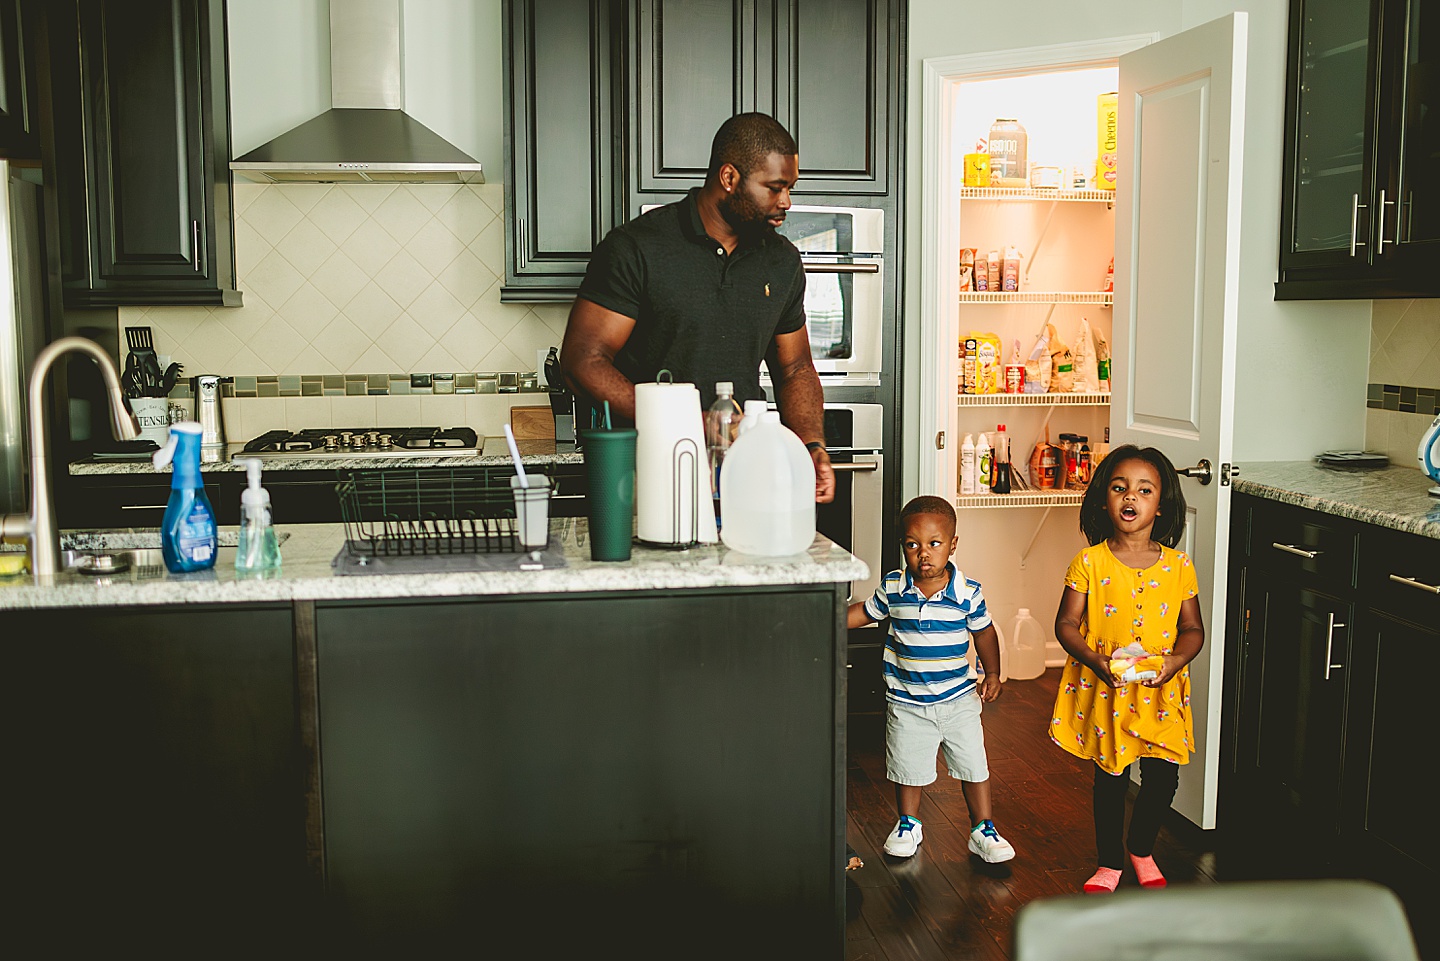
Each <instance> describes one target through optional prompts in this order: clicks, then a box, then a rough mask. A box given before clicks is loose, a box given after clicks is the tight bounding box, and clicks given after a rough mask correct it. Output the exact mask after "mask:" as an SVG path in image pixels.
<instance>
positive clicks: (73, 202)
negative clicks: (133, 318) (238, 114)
mask: <svg viewBox="0 0 1440 961" xmlns="http://www.w3.org/2000/svg"><path fill="white" fill-rule="evenodd" d="M57 6H63V7H64V9H63V11H62V12H60V13H58V14H57V15H56V16H57V19H59V20H63V21H65V23H64V25H63V26H58V28H57V27H52V30H51V35H52V43H53V44H54V45H55V46H56V47H61V46H65V45H67V44H68V45H70V46H73V47H74V49H73V50H68V49H67V50H64V51H61V50H58V49H57V50H56V53H55V55H54V57H53V60H54V65H53V67H52V69H53V70H54V71H55V73H56V78H55V88H56V91H57V94H56V103H55V114H56V126H57V128H63V129H57V133H56V138H57V152H61V151H64V150H66V149H67V148H68V149H73V150H78V151H79V154H78V156H69V157H66V158H65V161H64V162H63V163H62V164H61V166H60V183H59V184H58V190H59V196H60V204H61V230H62V233H63V234H64V235H65V236H64V238H63V239H62V246H63V250H64V263H63V278H64V295H65V300H66V303H67V304H69V305H71V306H78V307H94V306H113V305H155V304H198V305H210V306H220V305H223V306H238V305H239V304H240V294H239V292H238V291H237V290H236V289H235V256H234V238H233V226H232V222H231V218H232V205H231V194H232V191H231V179H230V171H229V161H230V133H229V95H228V81H227V68H226V46H225V5H224V2H223V0H125V2H120V0H78V2H76V3H74V5H73V6H74V9H73V10H71V9H70V8H69V5H57ZM66 27H68V28H69V29H68V30H67V29H66ZM72 30H73V33H72V32H71V31H72ZM77 36H78V39H79V43H78V44H76V43H75V40H76V37H77ZM82 161H83V162H82Z"/></svg>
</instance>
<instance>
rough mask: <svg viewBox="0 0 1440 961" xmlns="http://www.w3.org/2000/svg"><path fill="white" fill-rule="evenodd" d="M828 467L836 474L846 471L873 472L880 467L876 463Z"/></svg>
mask: <svg viewBox="0 0 1440 961" xmlns="http://www.w3.org/2000/svg"><path fill="white" fill-rule="evenodd" d="M830 466H831V467H832V468H833V469H834V470H835V471H837V472H838V471H847V470H848V471H874V470H878V469H879V467H880V465H879V464H877V463H875V462H874V461H862V462H861V463H858V464H831V465H830Z"/></svg>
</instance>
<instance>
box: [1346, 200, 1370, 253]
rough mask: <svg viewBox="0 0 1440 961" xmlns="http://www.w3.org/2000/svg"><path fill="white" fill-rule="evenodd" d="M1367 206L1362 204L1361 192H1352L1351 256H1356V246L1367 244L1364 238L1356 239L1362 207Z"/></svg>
mask: <svg viewBox="0 0 1440 961" xmlns="http://www.w3.org/2000/svg"><path fill="white" fill-rule="evenodd" d="M1366 206H1367V205H1366V204H1362V203H1361V202H1360V195H1359V194H1352V195H1351V200H1350V256H1351V257H1354V256H1355V248H1356V247H1364V246H1365V242H1364V241H1363V240H1356V239H1355V231H1356V230H1357V229H1358V227H1359V223H1360V209H1361V208H1362V207H1366Z"/></svg>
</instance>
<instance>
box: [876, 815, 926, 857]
mask: <svg viewBox="0 0 1440 961" xmlns="http://www.w3.org/2000/svg"><path fill="white" fill-rule="evenodd" d="M924 839H925V832H924V831H922V830H921V829H920V822H919V821H907V820H905V819H904V818H901V819H900V820H898V821H896V822H895V830H893V831H891V832H890V836H889V837H888V838H886V839H885V853H886V854H888V855H890V856H891V857H895V858H909V857H914V856H915V851H916V849H917V848H919V847H920V842H921V841H923V840H924Z"/></svg>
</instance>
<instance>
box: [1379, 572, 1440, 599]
mask: <svg viewBox="0 0 1440 961" xmlns="http://www.w3.org/2000/svg"><path fill="white" fill-rule="evenodd" d="M1390 579H1391V580H1392V581H1394V582H1395V583H1396V584H1404V585H1405V586H1406V587H1413V588H1415V589H1417V590H1421V591H1429V592H1430V593H1431V594H1440V584H1426V583H1425V582H1424V581H1417V580H1415V578H1413V577H1401V576H1400V575H1399V574H1391V575H1390Z"/></svg>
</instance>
